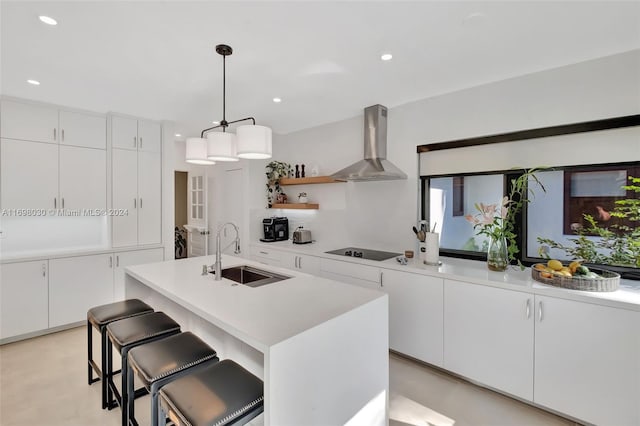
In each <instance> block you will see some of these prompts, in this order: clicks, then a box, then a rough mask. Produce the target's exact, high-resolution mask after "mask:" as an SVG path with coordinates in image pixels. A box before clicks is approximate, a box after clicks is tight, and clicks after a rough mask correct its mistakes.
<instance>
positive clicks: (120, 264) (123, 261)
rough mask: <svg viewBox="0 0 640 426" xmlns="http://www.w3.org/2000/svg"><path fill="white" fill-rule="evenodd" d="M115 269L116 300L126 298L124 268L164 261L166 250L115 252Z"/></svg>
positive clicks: (114, 287)
mask: <svg viewBox="0 0 640 426" xmlns="http://www.w3.org/2000/svg"><path fill="white" fill-rule="evenodd" d="M114 256H115V269H114V275H113V295H114V300H115V301H116V302H117V301H120V300H124V298H125V293H124V268H126V267H128V266H133V265H142V264H144V263H153V262H162V261H163V260H164V250H163V249H161V248H157V249H148V250H135V251H123V252H119V253H114Z"/></svg>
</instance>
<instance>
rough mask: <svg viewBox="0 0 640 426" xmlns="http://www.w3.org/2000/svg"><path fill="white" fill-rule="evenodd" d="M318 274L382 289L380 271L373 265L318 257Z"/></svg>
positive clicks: (348, 282)
mask: <svg viewBox="0 0 640 426" xmlns="http://www.w3.org/2000/svg"><path fill="white" fill-rule="evenodd" d="M320 276H321V277H322V278H327V279H330V280H335V281H340V282H343V283H347V284H353V285H358V286H360V287H364V288H373V289H376V290H382V272H381V271H380V269H379V268H376V267H373V266H367V265H360V264H357V263H350V262H341V261H339V260H332V259H324V258H322V259H320Z"/></svg>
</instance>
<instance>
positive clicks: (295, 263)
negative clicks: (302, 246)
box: [293, 256, 298, 268]
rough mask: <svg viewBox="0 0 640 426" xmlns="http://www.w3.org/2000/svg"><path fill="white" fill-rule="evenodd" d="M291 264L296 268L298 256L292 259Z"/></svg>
mask: <svg viewBox="0 0 640 426" xmlns="http://www.w3.org/2000/svg"><path fill="white" fill-rule="evenodd" d="M293 264H294V267H295V268H298V256H296V257H295V258H294V259H293Z"/></svg>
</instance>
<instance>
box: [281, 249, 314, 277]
mask: <svg viewBox="0 0 640 426" xmlns="http://www.w3.org/2000/svg"><path fill="white" fill-rule="evenodd" d="M282 266H284V267H285V268H289V269H296V270H299V271H302V272H306V273H307V274H311V275H320V258H318V257H315V256H307V255H304V254H295V253H291V252H286V251H283V252H282Z"/></svg>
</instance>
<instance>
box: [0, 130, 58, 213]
mask: <svg viewBox="0 0 640 426" xmlns="http://www.w3.org/2000/svg"><path fill="white" fill-rule="evenodd" d="M1 156H2V160H1V162H2V167H1V170H0V172H1V174H2V208H5V209H27V208H31V209H52V208H54V207H60V205H59V204H58V202H57V197H58V145H53V144H46V143H38V142H27V141H19V140H12V139H2V155H1Z"/></svg>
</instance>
